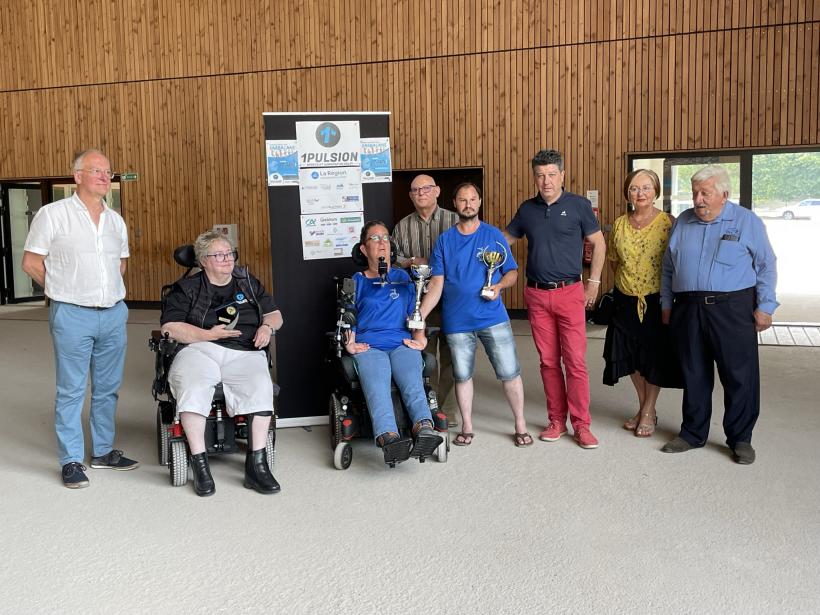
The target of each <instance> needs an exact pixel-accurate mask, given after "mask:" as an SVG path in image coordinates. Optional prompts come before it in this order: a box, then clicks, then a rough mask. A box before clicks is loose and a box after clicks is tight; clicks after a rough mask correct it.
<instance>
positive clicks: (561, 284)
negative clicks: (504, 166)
mask: <svg viewBox="0 0 820 615" xmlns="http://www.w3.org/2000/svg"><path fill="white" fill-rule="evenodd" d="M532 174H533V180H534V182H535V187H536V188H537V190H538V193H537V194H536V195H535V196H534V197H533V198H531V199H528V200H526V201H524V202H523V203H522V204H521V206H520V207H519V208H518V211H517V212H516V214H515V217H514V218H513V219H512V221H511V222H510V224H509V225H508V226H507V229H506V231H505V232H504V236H505V237H506V238H507V241H508V242H509V243H510V244H512V243H514V242H515V241H516V240H518V239H520V238H521V237H524V236H526V238H527V287H526V288H525V289H524V300H525V301H526V303H527V315H528V317H529V320H530V326H531V327H532V337H533V340H534V341H535V346H536V348H537V349H538V355H539V356H540V358H541V379H542V380H543V382H544V393H545V394H546V398H547V418H548V419H549V422H548V424H547V426H546V427H545V428H544V430H543V431H542V432H541V434H540V435H539V438H540V439H541V440H543V441H545V442H554V441H556V440H558V439H559V438H560V437H561V436H562V435H564V434H565V433H567V414H569V417H570V421H571V423H572V430H573V432H574V438H575V441H576V442H577V443H578V445H579V446H580V447H581V448H597V447H598V439H597V438H596V437H595V436H594V435H592V432H591V431H590V429H589V426H590V422H591V418H590V415H589V373H588V371H587V365H586V349H587V336H586V314H585V308H587V307H592V306H593V305H594V304H595V299H596V297H597V296H598V290H599V287H600V285H601V270H602V269H603V266H604V257H605V255H606V241H605V240H604V235H603V233H601V228H600V226H599V225H598V220H597V219H596V218H595V214H594V213H593V212H592V206H591V204H590V202H589V201H588V200H587V199H585V198H583V197H580V196H578V195H577V194H572V193H571V192H566V191H565V190H564V189H563V186H564V159H563V157H562V156H561V154H560V153H559V152H557V151H555V150H541V151H540V152H538V153H537V154H536V155H535V157H533V159H532ZM584 238H586V239H588V240H589V241H590V242H591V243H592V264H591V265H590V269H589V273H590V275H589V279H588V280H587V285H586V288H585V287H584V285H583V284H582V282H581V267H582V263H581V261H582V255H583V249H584ZM562 362H563V369H562V367H561V364H562ZM564 371H566V376H565V374H564Z"/></svg>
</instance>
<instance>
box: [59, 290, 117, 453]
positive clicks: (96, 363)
mask: <svg viewBox="0 0 820 615" xmlns="http://www.w3.org/2000/svg"><path fill="white" fill-rule="evenodd" d="M127 320H128V308H127V307H126V306H125V302H123V301H120V302H119V303H117V304H116V305H115V306H113V307H110V308H108V309H104V310H95V309H93V308H85V307H80V306H78V305H73V304H71V303H62V302H59V301H52V302H51V306H50V309H49V326H50V329H51V337H52V339H53V340H54V365H55V368H56V371H57V398H56V400H55V404H54V412H55V421H54V424H55V430H56V432H57V445H58V448H59V454H60V465H65V464H67V463H69V462H72V461H78V462H80V463H82V462H83V460H84V458H85V441H84V438H83V425H82V419H81V417H82V411H83V401H84V400H85V391H86V387H87V385H88V376H89V374H90V375H91V412H90V416H89V419H90V420H89V423H90V426H91V454H92V456H94V457H100V456H102V455H105V454H107V453H108V452H109V451H111V449H112V448H113V447H114V415H115V413H116V411H117V398H118V397H119V389H120V384H121V383H122V373H123V367H124V366H125V348H126V334H125V323H126V321H127Z"/></svg>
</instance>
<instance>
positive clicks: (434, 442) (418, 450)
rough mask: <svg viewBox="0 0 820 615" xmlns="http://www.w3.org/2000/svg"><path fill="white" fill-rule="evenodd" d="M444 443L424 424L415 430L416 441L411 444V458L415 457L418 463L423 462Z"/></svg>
mask: <svg viewBox="0 0 820 615" xmlns="http://www.w3.org/2000/svg"><path fill="white" fill-rule="evenodd" d="M442 442H444V438H442V437H441V436H440V435H438V434H437V433H436V432H435V430H434V429H433V428H432V427H430V425H429V424H427V423H426V422H425V423H423V424H422V426H421V427H420V428H419V429H418V430H417V433H416V440H415V442H414V443H413V452H412V453H411V454H412V456H413V457H417V458H418V460H419V461H424V459H425V458H426V457H429V456H430V455H432V454H433V452H435V450H436V449H437V448H438V447H439V444H441V443H442Z"/></svg>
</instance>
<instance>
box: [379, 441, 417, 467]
mask: <svg viewBox="0 0 820 615" xmlns="http://www.w3.org/2000/svg"><path fill="white" fill-rule="evenodd" d="M412 446H413V441H412V440H411V439H410V438H404V439H402V440H399V441H398V442H393V443H391V444H385V445H384V446H383V447H382V453H384V462H385V463H386V464H388V465H389V466H390V467H391V468H395V467H396V464H397V463H401V462H402V461H407V460H408V459H410V448H411V447H412Z"/></svg>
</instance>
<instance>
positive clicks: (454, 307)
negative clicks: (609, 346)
mask: <svg viewBox="0 0 820 615" xmlns="http://www.w3.org/2000/svg"><path fill="white" fill-rule="evenodd" d="M453 204H454V205H455V209H456V213H458V218H459V220H458V223H457V224H456V226H454V227H452V228H450V229H449V230H447V231H445V232H443V233H442V234H441V235H440V236H439V238H438V241H436V245H435V248H433V253H432V254H431V255H430V266H431V267H432V270H433V271H432V272H433V277H432V278H431V279H430V284H429V286H428V291H427V294H426V295H425V297H424V301H423V302H422V306H421V313H422V314H423V315H424V316H425V317H426V316H427V314H429V313H430V311H431V310H432V309H433V308H434V307H435V306H436V304H437V303H438V301H439V299H440V298H442V299H443V307H442V332H443V333H444V334H446V335H447V343H448V344H449V345H450V350H451V352H452V356H453V377H454V380H455V392H456V401H457V402H458V406H459V410H460V411H461V419H462V425H461V427H462V429H461V433H459V434H458V435H457V436H456V438H455V440H454V441H453V444H455V445H457V446H467V445H469V444H470V443H471V442H472V441H473V435H474V434H473V417H472V415H473V368H474V366H475V350H476V341H477V340H480V341H481V343H482V345H483V346H484V350H485V352H486V353H487V356H488V357H489V359H490V363H491V364H492V366H493V369H494V370H495V375H496V377H497V378H498V379H499V380H501V382H502V384H503V388H504V394H505V395H506V397H507V402H508V403H509V404H510V409H511V410H512V413H513V416H514V417H515V434H514V442H515V445H516V446H529V445H531V444H532V442H533V440H532V437H531V436H530V434H528V433H527V425H526V423H525V422H524V385H523V383H522V382H521V368H520V366H519V363H518V356H517V354H516V352H515V338H514V337H513V332H512V327H511V326H510V318H509V316H508V315H507V310H506V308H505V307H504V304H503V303H502V301H501V291H502V290H503V289H505V288H509V287H510V286H513V285H514V284H515V282H516V280H517V279H518V265H516V263H515V259H514V258H513V256H512V253H511V252H510V246H509V245H508V244H507V242H506V241H505V239H504V236H503V235H502V234H501V231H499V230H498V229H497V228H495V227H494V226H490V225H489V224H484V223H483V222H481V221H480V220H479V219H478V210H479V208H480V207H481V193H480V191H479V188H478V186H476V185H475V184H473V183H470V182H465V183H463V184H461V185H459V186H458V187H457V188H456V191H455V198H454V199H453ZM487 262H489V263H491V264H492V263H495V264H497V265H498V267H497V268H495V269H494V270H493V272H492V276H491V280H490V285H488V286H487V285H486V284H487V274H488V271H489V269H488V266H487V265H486V264H485V263H487Z"/></svg>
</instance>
